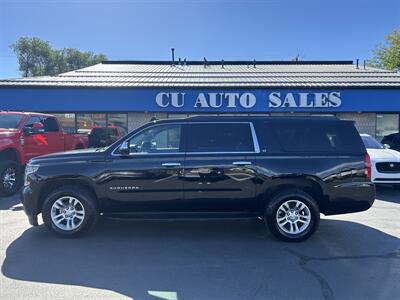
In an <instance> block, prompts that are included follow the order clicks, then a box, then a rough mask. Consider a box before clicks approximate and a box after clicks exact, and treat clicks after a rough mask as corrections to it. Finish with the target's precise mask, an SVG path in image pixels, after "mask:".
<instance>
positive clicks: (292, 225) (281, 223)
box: [264, 189, 320, 242]
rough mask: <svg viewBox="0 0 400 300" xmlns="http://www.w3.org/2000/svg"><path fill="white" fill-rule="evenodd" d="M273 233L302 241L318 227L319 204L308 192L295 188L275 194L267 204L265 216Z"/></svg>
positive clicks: (288, 239)
mask: <svg viewBox="0 0 400 300" xmlns="http://www.w3.org/2000/svg"><path fill="white" fill-rule="evenodd" d="M264 220H265V222H266V224H267V225H268V228H269V229H270V230H271V232H272V234H273V235H274V236H276V237H277V238H278V239H280V240H284V241H288V242H300V241H304V240H306V239H308V238H309V237H310V236H311V235H312V234H313V233H314V232H315V231H316V229H317V228H318V225H319V220H320V212H319V207H318V204H317V203H316V202H315V200H314V199H313V198H312V197H311V196H310V195H308V194H307V193H305V192H303V191H301V190H297V189H293V190H287V191H283V192H281V193H278V194H277V195H275V196H274V197H273V198H272V199H271V201H270V202H269V203H268V204H267V206H266V209H265V218H264Z"/></svg>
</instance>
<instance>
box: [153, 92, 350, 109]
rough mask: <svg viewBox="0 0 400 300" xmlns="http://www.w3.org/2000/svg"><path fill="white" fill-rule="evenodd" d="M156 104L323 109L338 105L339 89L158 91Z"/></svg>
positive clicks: (221, 107) (219, 107) (166, 106)
mask: <svg viewBox="0 0 400 300" xmlns="http://www.w3.org/2000/svg"><path fill="white" fill-rule="evenodd" d="M155 103H156V105H157V106H158V107H159V108H160V109H161V110H162V109H163V108H164V109H166V110H171V108H174V109H176V110H178V111H179V110H182V111H196V110H203V111H204V110H206V111H212V110H223V111H229V110H232V111H244V110H249V111H252V110H254V109H255V108H264V109H265V111H274V110H277V111H279V110H282V109H289V110H290V109H293V110H297V109H306V110H311V111H312V110H316V109H326V110H329V108H331V109H332V108H338V107H340V106H341V105H342V99H341V93H340V92H338V91H329V92H277V91H271V92H268V93H260V92H258V93H253V92H224V93H222V92H207V93H205V92H199V93H193V92H191V93H186V92H160V93H158V94H157V95H156V97H155Z"/></svg>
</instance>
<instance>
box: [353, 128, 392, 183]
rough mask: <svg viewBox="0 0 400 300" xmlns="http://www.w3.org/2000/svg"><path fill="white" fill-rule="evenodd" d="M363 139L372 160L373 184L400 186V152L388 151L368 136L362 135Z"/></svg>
mask: <svg viewBox="0 0 400 300" xmlns="http://www.w3.org/2000/svg"><path fill="white" fill-rule="evenodd" d="M361 138H362V140H363V142H364V145H365V147H366V148H367V151H368V154H369V156H370V158H371V171H372V174H371V178H372V182H374V183H377V184H378V183H379V184H400V152H397V151H394V150H392V149H388V147H387V146H386V147H385V145H382V144H381V143H379V142H378V141H377V140H375V139H374V138H373V137H372V136H370V135H368V134H361Z"/></svg>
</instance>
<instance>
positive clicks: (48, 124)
mask: <svg viewBox="0 0 400 300" xmlns="http://www.w3.org/2000/svg"><path fill="white" fill-rule="evenodd" d="M41 122H42V124H43V126H44V131H45V132H58V131H59V128H58V123H57V121H56V119H55V118H53V117H41Z"/></svg>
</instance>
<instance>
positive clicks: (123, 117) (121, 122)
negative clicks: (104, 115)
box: [108, 114, 128, 136]
mask: <svg viewBox="0 0 400 300" xmlns="http://www.w3.org/2000/svg"><path fill="white" fill-rule="evenodd" d="M108 127H109V128H111V129H117V128H118V129H119V132H120V133H121V135H122V136H124V135H125V134H127V133H128V115H127V114H108Z"/></svg>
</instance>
